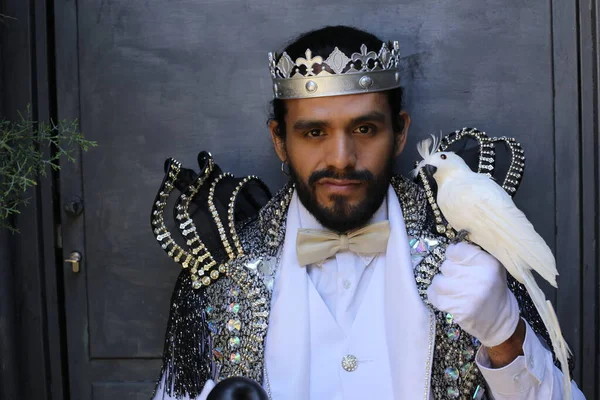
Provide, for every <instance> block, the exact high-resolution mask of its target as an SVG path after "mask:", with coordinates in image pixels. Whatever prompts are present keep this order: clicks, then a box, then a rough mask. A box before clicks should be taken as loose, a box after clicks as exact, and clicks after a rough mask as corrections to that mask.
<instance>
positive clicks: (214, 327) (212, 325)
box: [206, 321, 219, 333]
mask: <svg viewBox="0 0 600 400" xmlns="http://www.w3.org/2000/svg"><path fill="white" fill-rule="evenodd" d="M206 324H207V325H208V330H210V331H211V332H212V333H217V332H219V329H217V324H215V323H214V322H213V321H208V322H207V323H206Z"/></svg>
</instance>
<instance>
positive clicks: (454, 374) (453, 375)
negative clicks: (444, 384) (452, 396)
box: [444, 367, 458, 381]
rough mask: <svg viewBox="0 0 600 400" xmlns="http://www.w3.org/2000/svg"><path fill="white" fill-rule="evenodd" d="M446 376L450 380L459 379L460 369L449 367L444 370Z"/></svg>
mask: <svg viewBox="0 0 600 400" xmlns="http://www.w3.org/2000/svg"><path fill="white" fill-rule="evenodd" d="M444 376H445V377H446V379H448V380H449V381H455V380H457V379H458V369H456V368H454V367H448V368H446V369H445V370H444Z"/></svg>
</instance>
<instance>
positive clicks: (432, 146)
mask: <svg viewBox="0 0 600 400" xmlns="http://www.w3.org/2000/svg"><path fill="white" fill-rule="evenodd" d="M439 147H440V141H439V139H438V138H437V137H436V136H434V135H431V138H427V139H425V140H423V141H421V142H419V143H418V144H417V151H418V152H419V155H420V156H421V157H422V158H423V160H421V161H420V162H419V163H418V164H417V167H416V168H415V169H414V170H413V171H412V174H413V176H416V175H417V174H418V173H419V170H421V168H423V167H425V166H426V165H431V166H433V167H435V168H436V170H437V171H438V172H436V174H435V175H434V176H433V177H434V178H435V179H436V181H437V180H438V179H441V178H442V177H443V176H445V175H447V174H448V173H450V172H452V171H457V170H459V171H463V172H467V171H468V172H471V169H470V168H469V166H468V165H467V163H465V161H464V160H463V159H462V158H461V157H460V156H458V155H456V154H455V153H454V152H451V151H448V152H444V151H438V150H439Z"/></svg>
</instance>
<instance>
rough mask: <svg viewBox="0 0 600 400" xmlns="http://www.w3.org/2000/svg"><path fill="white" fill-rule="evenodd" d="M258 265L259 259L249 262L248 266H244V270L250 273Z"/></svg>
mask: <svg viewBox="0 0 600 400" xmlns="http://www.w3.org/2000/svg"><path fill="white" fill-rule="evenodd" d="M259 264H260V258H258V259H256V260H253V261H250V262H249V263H248V264H246V268H248V269H249V270H251V271H256V269H257V268H258V265H259Z"/></svg>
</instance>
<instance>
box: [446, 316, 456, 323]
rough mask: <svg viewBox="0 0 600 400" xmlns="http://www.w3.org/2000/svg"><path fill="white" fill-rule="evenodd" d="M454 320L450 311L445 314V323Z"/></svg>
mask: <svg viewBox="0 0 600 400" xmlns="http://www.w3.org/2000/svg"><path fill="white" fill-rule="evenodd" d="M453 322H454V316H453V315H452V314H450V313H447V314H446V323H448V324H451V323H453Z"/></svg>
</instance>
